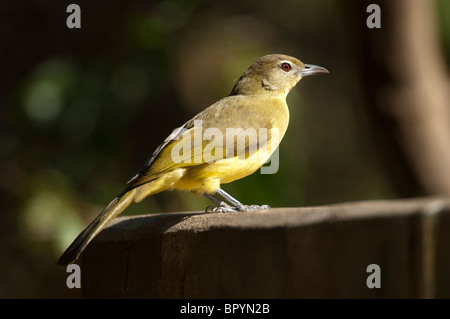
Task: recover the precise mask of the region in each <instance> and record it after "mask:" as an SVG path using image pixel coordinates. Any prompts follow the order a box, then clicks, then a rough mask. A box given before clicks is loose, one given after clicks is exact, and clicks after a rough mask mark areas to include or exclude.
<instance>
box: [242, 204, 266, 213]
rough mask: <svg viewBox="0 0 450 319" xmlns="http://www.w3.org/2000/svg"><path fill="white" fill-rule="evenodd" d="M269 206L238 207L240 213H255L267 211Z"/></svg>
mask: <svg viewBox="0 0 450 319" xmlns="http://www.w3.org/2000/svg"><path fill="white" fill-rule="evenodd" d="M269 209H270V206H269V205H242V207H240V209H239V210H240V211H244V212H251V211H257V210H269Z"/></svg>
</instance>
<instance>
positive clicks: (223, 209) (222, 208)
mask: <svg viewBox="0 0 450 319" xmlns="http://www.w3.org/2000/svg"><path fill="white" fill-rule="evenodd" d="M203 195H205V197H206V198H208V199H209V200H210V201H212V202H213V203H215V204H216V205H217V206H216V207H214V206H208V207H206V210H205V212H206V213H231V212H236V211H237V209H236V208H235V207H232V206H230V205H228V204H227V203H225V202H224V201H222V200H220V199H218V198H217V197H216V196H214V195H211V194H207V193H205V194H203Z"/></svg>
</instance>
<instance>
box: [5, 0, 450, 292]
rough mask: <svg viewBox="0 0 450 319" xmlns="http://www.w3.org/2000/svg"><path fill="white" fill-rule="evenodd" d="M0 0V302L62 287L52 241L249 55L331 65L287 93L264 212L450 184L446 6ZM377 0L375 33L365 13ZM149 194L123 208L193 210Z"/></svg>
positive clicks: (449, 21) (241, 195) (101, 201)
mask: <svg viewBox="0 0 450 319" xmlns="http://www.w3.org/2000/svg"><path fill="white" fill-rule="evenodd" d="M73 2H74V3H77V4H78V5H79V6H80V7H81V29H69V28H67V26H66V19H67V17H68V16H69V13H66V8H67V6H68V5H69V4H70V3H72V1H61V0H58V1H45V0H41V1H24V0H22V1H20V0H6V1H5V0H2V1H1V2H0V81H1V82H0V146H1V147H0V165H1V170H0V205H1V213H0V297H2V298H47V297H56V298H58V297H60V296H62V290H63V288H64V283H65V278H66V274H65V270H64V269H62V268H58V267H57V266H56V261H57V258H58V257H59V255H60V254H61V253H62V251H63V250H64V249H65V248H66V247H67V246H68V245H69V244H70V242H71V241H72V240H73V239H74V238H75V236H76V235H78V233H79V232H80V231H81V230H82V229H83V228H84V227H85V226H86V225H87V224H88V223H89V222H90V221H91V220H92V219H93V218H94V217H95V216H96V215H97V214H98V213H99V212H100V211H101V210H102V209H103V208H104V207H105V206H106V205H107V204H108V203H109V201H110V200H111V199H112V198H114V197H115V196H116V195H117V194H118V193H119V192H120V191H121V190H122V189H123V187H124V185H125V182H126V181H127V180H128V179H129V178H130V177H132V176H133V175H134V174H135V173H136V172H137V170H138V169H139V168H140V167H141V165H142V164H143V163H144V161H145V160H146V159H147V158H148V157H149V156H150V155H151V154H152V152H153V150H154V149H155V148H156V147H157V146H158V145H159V143H160V142H161V141H162V140H163V139H164V138H165V137H166V136H168V135H169V134H170V133H171V131H172V130H173V129H174V128H176V127H178V126H180V125H182V124H183V123H184V122H185V121H186V120H188V119H190V118H191V117H192V116H193V115H195V114H196V113H197V112H199V111H200V110H202V109H204V108H205V107H207V106H209V105H210V104H212V103H213V102H215V101H216V100H218V99H220V98H222V97H223V96H225V95H227V94H228V93H229V92H230V91H231V88H232V86H233V84H234V83H235V81H236V79H237V78H238V77H239V75H240V74H241V73H242V72H244V71H245V69H246V68H247V67H248V66H249V65H250V64H251V63H252V62H253V61H254V60H256V59H257V58H258V57H260V56H262V55H265V54H270V53H284V54H289V55H293V56H295V57H297V58H299V59H301V60H302V61H303V62H306V63H311V64H318V65H321V66H324V67H326V68H327V69H328V70H330V72H331V74H330V75H327V76H320V77H312V78H308V79H307V80H305V81H302V82H301V83H300V84H299V85H298V86H297V87H296V88H295V89H294V90H293V91H292V92H291V93H290V95H289V96H288V104H289V107H290V111H291V122H290V127H289V129H288V131H287V134H286V136H285V138H284V140H283V142H282V143H281V147H280V168H279V171H278V173H277V174H274V175H261V174H259V173H255V174H253V175H252V176H249V177H247V178H245V179H242V180H240V181H236V182H234V183H232V184H229V185H225V186H224V189H225V190H227V191H230V192H231V194H233V195H234V196H235V197H236V198H238V199H239V200H241V201H242V202H245V203H252V204H253V203H258V204H269V205H270V206H272V207H286V206H307V205H323V204H330V203H338V202H345V201H356V200H371V199H391V198H404V197H413V196H422V195H433V194H444V195H450V167H447V166H450V165H449V164H450V115H449V105H450V102H449V101H450V99H449V96H448V94H449V93H448V92H449V91H450V90H448V88H449V78H448V61H449V58H450V1H446V0H440V1H422V0H394V1H392V0H389V1H361V0H352V1H348V0H345V1H344V0H320V1H317V0H297V1H292V0H278V1H269V0H265V1H256V0H255V1H242V0H241V1H236V0H230V1H200V0H198V1H197V0H196V1H194V0H184V1H183V0H168V1H148V0H147V1H144V0H127V1H123V0H120V1H119V0H109V1H76V2H75V1H73ZM370 3H378V4H379V5H380V8H381V28H380V29H369V28H367V26H366V19H367V17H368V16H369V14H370V13H367V12H366V8H367V6H368V5H369V4H370ZM209 204H210V203H208V201H207V200H206V199H204V198H202V197H198V196H195V195H192V194H187V193H182V192H177V191H174V192H164V193H161V194H158V195H155V196H152V197H150V198H147V199H146V200H145V201H143V202H142V203H140V204H135V205H132V206H131V207H130V208H129V209H128V210H127V211H126V212H125V214H149V213H161V212H177V211H195V210H204V208H205V207H206V206H207V205H209Z"/></svg>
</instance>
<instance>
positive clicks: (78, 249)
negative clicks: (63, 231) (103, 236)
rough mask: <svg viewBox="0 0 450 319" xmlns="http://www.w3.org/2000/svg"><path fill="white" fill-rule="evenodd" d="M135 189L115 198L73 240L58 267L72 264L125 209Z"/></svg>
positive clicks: (60, 259) (132, 199) (131, 200)
mask: <svg viewBox="0 0 450 319" xmlns="http://www.w3.org/2000/svg"><path fill="white" fill-rule="evenodd" d="M135 193H136V189H134V188H133V189H131V190H129V191H127V192H125V193H123V194H121V195H119V196H117V197H116V198H114V199H113V200H112V201H111V203H109V205H108V206H107V207H106V208H105V209H104V210H103V211H102V212H101V213H100V215H98V216H97V217H96V218H95V219H94V220H93V221H92V223H90V224H89V226H88V227H87V228H86V229H85V230H84V231H83V232H82V233H81V234H80V235H78V237H77V238H76V239H75V240H74V242H73V243H72V244H71V245H70V246H69V248H67V249H66V251H65V252H64V253H63V254H62V256H61V258H59V260H58V265H59V266H67V265H68V264H71V263H73V262H74V261H75V260H76V259H77V258H78V256H79V255H80V254H81V253H82V252H83V250H84V249H85V248H86V246H87V245H88V244H89V242H90V241H91V240H92V239H93V238H94V237H95V235H97V234H98V233H99V232H100V231H101V230H102V229H103V228H104V227H105V226H106V225H107V224H108V223H109V222H110V221H111V220H112V219H113V218H114V217H116V216H117V215H119V214H120V213H121V212H122V211H123V210H124V209H125V208H127V207H128V206H129V205H130V204H131V203H132V202H133V201H134V197H135Z"/></svg>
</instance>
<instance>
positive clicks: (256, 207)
mask: <svg viewBox="0 0 450 319" xmlns="http://www.w3.org/2000/svg"><path fill="white" fill-rule="evenodd" d="M216 192H217V194H219V195H220V196H221V197H222V198H223V199H224V200H226V201H227V202H228V203H230V204H231V205H233V206H234V207H235V208H236V209H237V210H238V211H241V212H242V211H252V210H266V209H269V208H270V206H269V205H261V206H259V205H243V204H241V203H240V202H239V201H238V200H237V199H236V198H234V197H233V196H231V195H230V194H228V193H227V192H225V191H224V190H223V189H221V188H218V189H217V191H216ZM216 199H217V198H216Z"/></svg>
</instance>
